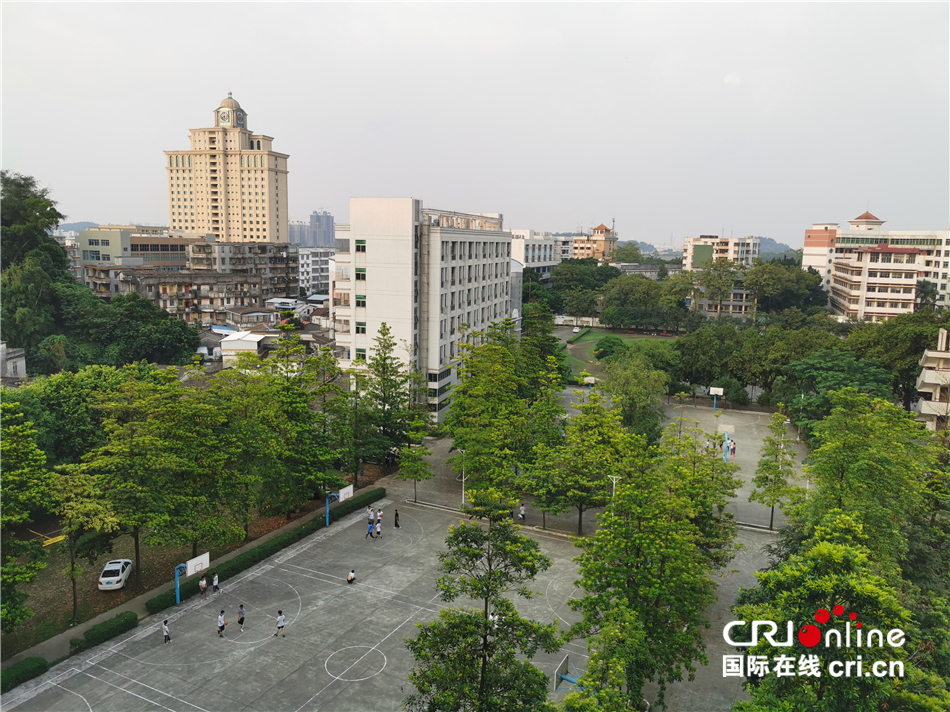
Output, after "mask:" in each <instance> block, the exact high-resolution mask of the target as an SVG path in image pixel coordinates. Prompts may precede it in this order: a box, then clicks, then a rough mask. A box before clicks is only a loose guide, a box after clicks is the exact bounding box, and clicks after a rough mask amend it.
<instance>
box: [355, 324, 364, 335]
mask: <svg viewBox="0 0 950 712" xmlns="http://www.w3.org/2000/svg"><path fill="white" fill-rule="evenodd" d="M356 333H357V334H365V333H366V322H365V321H358V322H356Z"/></svg>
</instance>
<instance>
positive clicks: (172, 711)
mask: <svg viewBox="0 0 950 712" xmlns="http://www.w3.org/2000/svg"><path fill="white" fill-rule="evenodd" d="M82 674H83V675H85V676H86V677H91V678H92V679H93V680H98V681H99V682H101V683H103V684H104V685H108V686H109V687H114V688H115V689H117V690H120V691H121V692H124V693H125V694H127V695H132V697H138V698H139V699H140V700H145V701H146V702H148V703H149V704H151V705H155V706H156V707H161V708H162V709H163V710H168V712H177V710H173V709H172V708H171V707H166V706H165V705H163V704H162V703H161V702H155V701H154V700H150V699H149V698H147V697H143V696H142V695H137V694H135V693H134V692H132V691H131V690H126V689H125V688H124V687H119V686H118V685H113V684H112V683H111V682H109V681H108V680H103V679H102V678H101V677H96V676H95V675H90V674H89V673H88V672H86V671H85V670H83V671H82ZM198 709H201V708H200V707H199V708H198ZM202 712H208V710H203V711H202Z"/></svg>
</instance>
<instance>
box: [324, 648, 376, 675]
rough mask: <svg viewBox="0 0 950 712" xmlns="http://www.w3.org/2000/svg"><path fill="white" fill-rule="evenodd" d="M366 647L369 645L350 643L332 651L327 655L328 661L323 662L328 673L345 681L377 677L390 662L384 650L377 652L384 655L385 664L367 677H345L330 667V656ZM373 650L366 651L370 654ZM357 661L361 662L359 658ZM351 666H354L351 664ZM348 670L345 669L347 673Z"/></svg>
mask: <svg viewBox="0 0 950 712" xmlns="http://www.w3.org/2000/svg"><path fill="white" fill-rule="evenodd" d="M365 647H367V646H365V645H348V646H346V647H345V648H340V649H339V650H334V651H333V652H332V653H330V655H329V656H328V657H327V659H326V661H325V662H324V663H323V669H324V670H326V671H327V675H329V676H330V677H332V678H334V679H336V680H342V681H343V682H363V681H364V680H369V679H370V678H371V677H376V676H377V675H379V674H380V673H381V672H382V671H383V670H385V669H386V666H387V665H388V664H389V658H387V657H386V653H384V652H383V651H382V650H377V651H376V652H377V653H379V654H380V655H382V656H383V666H382V667H381V668H380V669H379V670H377V671H376V672H374V673H373V674H372V675H367V676H366V677H360V678H357V679H353V678H351V677H347V678H344V677H342V676H340V675H334V674H333V673H332V672H330V667H329V665H330V658H332V657H333V656H334V655H336V654H337V653H342V652H343V651H344V650H352V649H353V648H365ZM371 652H373V651H372V650H368V651H366V655H369V653H371ZM363 657H366V656H365V655H364V656H363ZM362 659H363V658H360V660H362ZM357 662H359V660H358V661H357ZM355 664H356V663H354V665H355ZM350 667H353V666H352V665H351V666H350ZM349 669H350V668H347V669H346V670H349ZM346 670H344V671H343V672H344V673H345V672H346Z"/></svg>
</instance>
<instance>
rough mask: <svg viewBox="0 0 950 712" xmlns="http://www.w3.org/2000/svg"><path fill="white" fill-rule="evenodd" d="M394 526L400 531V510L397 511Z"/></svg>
mask: <svg viewBox="0 0 950 712" xmlns="http://www.w3.org/2000/svg"><path fill="white" fill-rule="evenodd" d="M393 526H394V527H396V529H399V510H398V509H397V510H396V513H395V515H394V516H393Z"/></svg>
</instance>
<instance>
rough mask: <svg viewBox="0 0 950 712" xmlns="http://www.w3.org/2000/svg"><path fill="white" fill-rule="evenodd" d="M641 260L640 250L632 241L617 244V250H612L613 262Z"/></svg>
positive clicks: (635, 261)
mask: <svg viewBox="0 0 950 712" xmlns="http://www.w3.org/2000/svg"><path fill="white" fill-rule="evenodd" d="M642 260H643V253H642V252H641V251H640V248H639V247H637V245H636V244H634V243H632V242H628V243H626V244H624V245H621V246H619V247H618V248H617V251H616V252H614V262H630V263H633V264H640V262H641V261H642Z"/></svg>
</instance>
